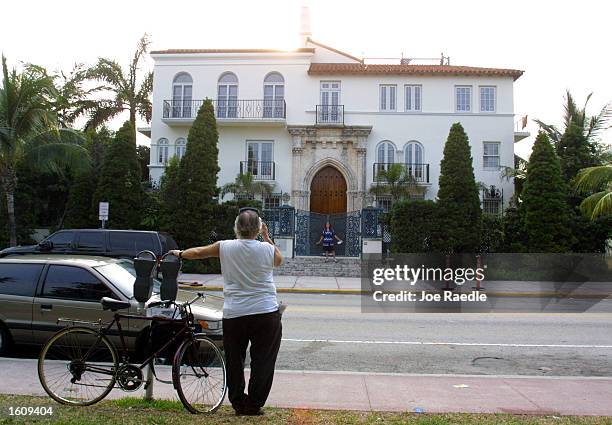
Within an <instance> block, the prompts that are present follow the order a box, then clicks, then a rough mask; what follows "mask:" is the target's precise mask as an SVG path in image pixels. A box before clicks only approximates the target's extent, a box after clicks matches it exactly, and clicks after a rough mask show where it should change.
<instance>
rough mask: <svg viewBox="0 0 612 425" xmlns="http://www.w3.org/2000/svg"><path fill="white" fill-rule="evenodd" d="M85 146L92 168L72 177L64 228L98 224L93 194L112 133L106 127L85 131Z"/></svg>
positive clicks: (96, 207) (111, 140) (110, 142)
mask: <svg viewBox="0 0 612 425" xmlns="http://www.w3.org/2000/svg"><path fill="white" fill-rule="evenodd" d="M86 136H87V142H86V145H85V146H86V147H87V150H88V151H89V155H90V156H91V159H92V168H91V169H90V170H89V171H87V172H84V173H82V174H79V175H77V176H76V177H75V178H74V182H73V183H72V186H71V187H70V193H69V195H68V201H67V205H66V218H65V219H64V226H63V227H65V228H68V227H72V228H89V227H97V226H99V223H100V222H99V221H98V206H97V205H93V196H94V193H95V192H96V187H97V186H98V176H99V175H100V170H101V169H102V162H103V160H104V155H105V152H106V150H107V149H108V147H109V146H110V145H111V144H112V142H113V137H114V136H113V134H112V132H111V131H110V130H108V129H107V128H106V127H102V128H100V129H99V130H97V131H96V130H93V129H90V130H88V131H87V132H86Z"/></svg>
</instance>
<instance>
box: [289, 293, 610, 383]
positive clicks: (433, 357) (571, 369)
mask: <svg viewBox="0 0 612 425" xmlns="http://www.w3.org/2000/svg"><path fill="white" fill-rule="evenodd" d="M279 297H280V299H281V300H282V301H283V302H285V303H286V304H288V308H287V311H286V312H285V315H284V317H283V339H284V340H283V343H282V346H281V351H280V354H279V360H278V366H279V368H281V369H290V370H334V371H359V372H381V373H386V372H392V373H432V374H445V373H454V374H506V375H536V376H541V375H560V376H561V375H562V376H612V332H610V329H612V313H610V312H612V300H606V301H602V302H601V303H600V305H599V306H598V309H597V310H599V311H600V313H584V314H537V313H532V314H409V313H406V314H364V313H361V312H360V297H359V296H357V295H329V294H328V295H324V294H280V295H279ZM516 302H517V303H522V304H525V303H530V302H538V300H537V299H535V300H534V299H526V298H522V299H519V300H517V301H516ZM605 311H608V313H606V312H605Z"/></svg>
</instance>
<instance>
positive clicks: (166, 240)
mask: <svg viewBox="0 0 612 425" xmlns="http://www.w3.org/2000/svg"><path fill="white" fill-rule="evenodd" d="M159 238H160V239H161V243H162V251H163V253H164V254H165V253H166V252H168V251H170V250H172V249H178V244H177V243H176V241H175V240H174V238H172V236H170V235H169V234H168V233H162V232H160V233H159Z"/></svg>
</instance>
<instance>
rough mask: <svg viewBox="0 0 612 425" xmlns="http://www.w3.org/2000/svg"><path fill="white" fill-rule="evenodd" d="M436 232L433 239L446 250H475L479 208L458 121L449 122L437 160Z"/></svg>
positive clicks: (467, 146)
mask: <svg viewBox="0 0 612 425" xmlns="http://www.w3.org/2000/svg"><path fill="white" fill-rule="evenodd" d="M438 207H439V208H438V217H439V222H440V225H439V229H438V230H439V234H438V235H436V241H435V242H434V243H435V245H436V246H437V247H438V249H440V250H442V251H443V252H446V253H470V252H476V251H477V249H478V247H479V242H480V241H479V239H480V237H479V236H480V227H481V216H482V213H481V210H480V198H479V197H478V185H477V184H476V180H475V178H474V167H473V165H472V154H471V150H470V144H469V140H468V137H467V134H465V131H464V129H463V126H462V125H461V124H460V123H455V124H453V125H452V127H451V129H450V132H449V134H448V139H447V140H446V144H445V145H444V156H443V158H442V161H441V162H440V188H439V189H438Z"/></svg>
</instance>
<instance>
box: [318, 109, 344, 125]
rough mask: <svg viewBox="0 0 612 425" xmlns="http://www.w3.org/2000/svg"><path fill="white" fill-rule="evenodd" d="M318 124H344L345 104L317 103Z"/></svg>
mask: <svg viewBox="0 0 612 425" xmlns="http://www.w3.org/2000/svg"><path fill="white" fill-rule="evenodd" d="M317 124H344V105H317Z"/></svg>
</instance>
